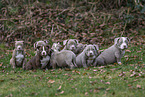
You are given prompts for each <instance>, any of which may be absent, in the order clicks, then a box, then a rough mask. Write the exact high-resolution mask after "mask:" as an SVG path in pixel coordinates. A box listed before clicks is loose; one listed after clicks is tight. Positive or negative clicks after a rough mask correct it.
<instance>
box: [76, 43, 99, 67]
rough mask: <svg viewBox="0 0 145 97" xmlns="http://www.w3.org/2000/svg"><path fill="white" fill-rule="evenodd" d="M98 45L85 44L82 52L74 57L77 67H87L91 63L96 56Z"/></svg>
mask: <svg viewBox="0 0 145 97" xmlns="http://www.w3.org/2000/svg"><path fill="white" fill-rule="evenodd" d="M98 50H99V47H98V45H86V47H85V48H84V50H83V52H82V53H80V54H79V55H78V56H77V58H76V64H77V65H78V67H82V66H83V67H87V66H90V65H91V64H93V62H94V60H95V58H96V57H97V56H98Z"/></svg>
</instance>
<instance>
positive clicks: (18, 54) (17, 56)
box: [10, 41, 26, 68]
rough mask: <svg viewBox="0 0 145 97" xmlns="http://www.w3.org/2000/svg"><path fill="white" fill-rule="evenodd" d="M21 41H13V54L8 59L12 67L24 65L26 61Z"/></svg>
mask: <svg viewBox="0 0 145 97" xmlns="http://www.w3.org/2000/svg"><path fill="white" fill-rule="evenodd" d="M23 42H24V41H15V49H14V50H13V55H12V58H11V59H10V64H11V66H12V68H16V67H24V65H25V63H26V58H25V52H24V48H23V46H24V44H23Z"/></svg>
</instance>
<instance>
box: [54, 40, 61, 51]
mask: <svg viewBox="0 0 145 97" xmlns="http://www.w3.org/2000/svg"><path fill="white" fill-rule="evenodd" d="M61 48H62V46H61V45H60V43H59V42H58V43H53V45H52V47H51V49H52V50H56V51H60V50H61Z"/></svg>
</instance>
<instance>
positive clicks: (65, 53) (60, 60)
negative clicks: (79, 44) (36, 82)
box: [50, 43, 77, 69]
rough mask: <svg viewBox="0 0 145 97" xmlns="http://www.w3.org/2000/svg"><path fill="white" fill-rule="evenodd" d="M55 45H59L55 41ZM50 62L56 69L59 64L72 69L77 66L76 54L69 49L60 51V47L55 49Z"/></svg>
mask: <svg viewBox="0 0 145 97" xmlns="http://www.w3.org/2000/svg"><path fill="white" fill-rule="evenodd" d="M55 45H56V46H57V43H55ZM58 45H59V44H58ZM50 64H51V66H52V68H53V69H55V68H56V67H57V66H58V67H69V68H70V69H73V68H74V67H77V65H76V55H75V54H74V53H73V52H72V51H69V50H61V51H58V49H53V53H52V55H51V59H50Z"/></svg>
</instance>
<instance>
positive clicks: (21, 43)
mask: <svg viewBox="0 0 145 97" xmlns="http://www.w3.org/2000/svg"><path fill="white" fill-rule="evenodd" d="M18 45H21V46H23V42H21V41H16V43H15V46H18Z"/></svg>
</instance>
